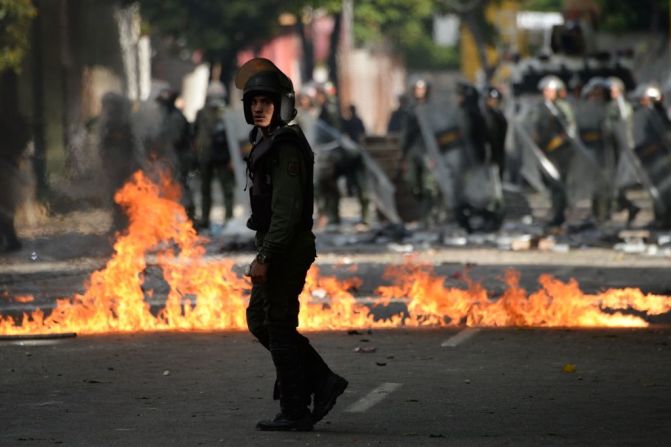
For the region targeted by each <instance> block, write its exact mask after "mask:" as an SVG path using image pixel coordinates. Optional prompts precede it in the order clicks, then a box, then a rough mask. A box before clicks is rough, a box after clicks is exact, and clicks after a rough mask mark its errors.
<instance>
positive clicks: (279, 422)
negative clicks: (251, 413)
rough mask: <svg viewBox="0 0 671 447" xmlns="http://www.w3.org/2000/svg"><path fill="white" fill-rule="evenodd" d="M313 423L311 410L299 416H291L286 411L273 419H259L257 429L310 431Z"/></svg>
mask: <svg viewBox="0 0 671 447" xmlns="http://www.w3.org/2000/svg"><path fill="white" fill-rule="evenodd" d="M312 425H313V424H312V415H311V414H310V412H309V411H308V412H307V413H305V414H304V415H303V416H301V417H298V418H290V417H289V416H288V415H286V414H284V413H278V414H277V416H275V418H274V419H273V420H263V421H259V422H258V423H257V424H256V429H257V430H261V431H310V430H312Z"/></svg>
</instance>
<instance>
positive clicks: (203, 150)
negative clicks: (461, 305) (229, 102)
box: [193, 105, 223, 163]
mask: <svg viewBox="0 0 671 447" xmlns="http://www.w3.org/2000/svg"><path fill="white" fill-rule="evenodd" d="M221 120H223V110H222V109H221V108H219V107H213V106H210V105H205V107H203V108H202V109H200V110H199V111H198V113H197V114H196V121H195V123H194V129H193V132H194V145H195V147H196V152H197V153H198V159H199V161H200V162H201V163H207V162H208V161H209V160H210V158H211V156H212V134H213V132H214V129H215V126H216V125H217V123H218V122H220V121H221Z"/></svg>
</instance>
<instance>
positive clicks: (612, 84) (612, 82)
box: [606, 76, 625, 93]
mask: <svg viewBox="0 0 671 447" xmlns="http://www.w3.org/2000/svg"><path fill="white" fill-rule="evenodd" d="M606 82H607V83H608V88H616V89H618V90H620V91H621V92H623V93H624V91H625V87H624V82H622V79H620V78H618V77H616V76H610V77H608V78H606Z"/></svg>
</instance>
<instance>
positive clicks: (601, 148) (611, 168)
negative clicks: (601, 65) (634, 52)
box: [576, 77, 615, 222]
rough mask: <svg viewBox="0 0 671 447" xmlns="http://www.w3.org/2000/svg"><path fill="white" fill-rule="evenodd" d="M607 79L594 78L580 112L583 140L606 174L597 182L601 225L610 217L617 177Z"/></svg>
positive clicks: (596, 202)
mask: <svg viewBox="0 0 671 447" xmlns="http://www.w3.org/2000/svg"><path fill="white" fill-rule="evenodd" d="M607 87H608V85H607V83H606V80H605V79H603V78H600V77H594V78H592V79H590V80H589V81H588V82H587V84H586V85H585V87H583V92H582V96H583V101H582V103H581V104H580V105H579V109H578V110H579V112H580V113H577V114H576V116H577V125H578V130H579V134H580V139H581V140H582V142H583V143H584V144H585V146H586V147H587V149H589V150H590V151H591V154H592V156H593V158H594V160H596V162H597V163H598V165H599V166H600V168H601V172H602V173H603V174H604V175H600V176H598V177H596V178H595V179H594V180H593V184H592V216H593V217H594V218H595V219H596V220H597V222H605V221H606V220H608V219H609V218H610V215H611V211H612V202H613V189H614V188H613V177H614V175H615V153H614V148H613V147H612V145H610V144H607V143H608V142H607V140H606V133H605V132H606V121H607V118H606V117H607V115H606V98H607V94H608V92H607V91H606V88H607Z"/></svg>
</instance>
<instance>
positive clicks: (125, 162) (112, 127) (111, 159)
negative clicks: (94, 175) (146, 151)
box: [95, 92, 140, 231]
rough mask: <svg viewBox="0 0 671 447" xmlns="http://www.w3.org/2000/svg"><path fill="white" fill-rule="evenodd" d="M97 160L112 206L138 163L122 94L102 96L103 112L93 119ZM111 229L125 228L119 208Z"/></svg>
mask: <svg viewBox="0 0 671 447" xmlns="http://www.w3.org/2000/svg"><path fill="white" fill-rule="evenodd" d="M95 128H97V133H98V142H99V146H100V158H101V160H102V164H103V170H104V171H105V176H106V177H107V185H106V186H107V197H106V199H107V200H108V201H109V204H110V205H113V204H114V194H115V193H116V191H117V190H118V189H119V188H121V187H122V186H123V184H124V183H126V181H127V180H128V179H129V178H130V176H131V174H132V173H133V171H135V170H136V169H138V168H139V166H140V164H139V162H138V160H137V159H136V156H135V150H134V148H135V138H134V135H133V131H132V123H131V104H130V101H129V100H128V99H127V98H125V97H124V96H123V95H120V94H118V93H113V92H108V93H106V94H105V95H104V96H103V97H102V110H101V112H100V116H99V117H98V118H96V119H95ZM112 213H113V214H112V230H114V231H120V230H122V229H123V228H125V227H126V226H127V225H128V220H127V218H126V215H125V213H124V212H123V211H122V209H121V207H120V206H118V205H115V206H114V208H113V211H112Z"/></svg>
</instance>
